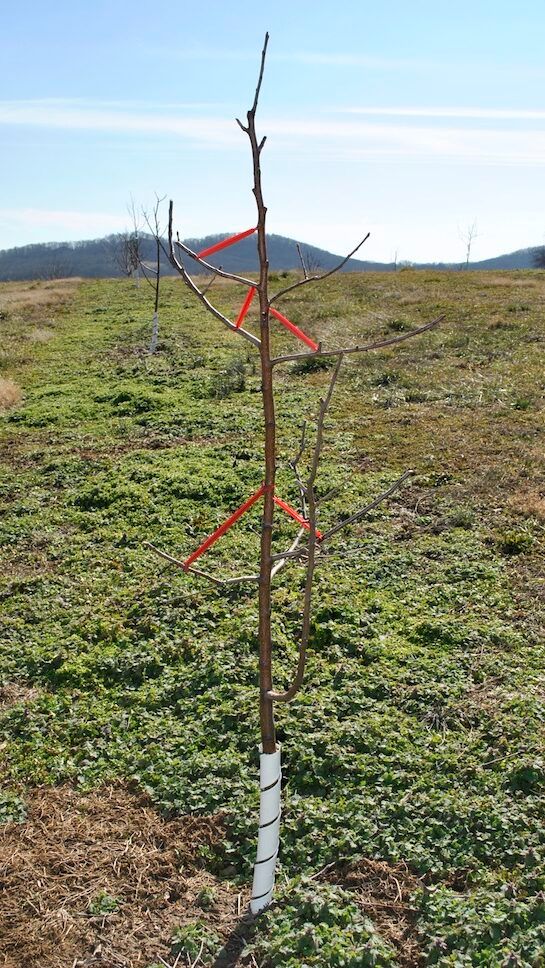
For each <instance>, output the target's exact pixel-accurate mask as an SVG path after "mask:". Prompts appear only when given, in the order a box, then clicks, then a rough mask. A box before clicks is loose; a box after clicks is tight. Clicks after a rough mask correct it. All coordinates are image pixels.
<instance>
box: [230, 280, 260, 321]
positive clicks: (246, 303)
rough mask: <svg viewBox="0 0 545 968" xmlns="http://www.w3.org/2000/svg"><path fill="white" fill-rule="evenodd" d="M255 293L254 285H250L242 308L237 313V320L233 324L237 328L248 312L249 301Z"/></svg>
mask: <svg viewBox="0 0 545 968" xmlns="http://www.w3.org/2000/svg"><path fill="white" fill-rule="evenodd" d="M255 294H256V290H255V286H252V288H251V289H248V295H247V296H246V299H245V300H244V302H243V303H242V308H241V310H240V312H239V314H238V317H237V321H236V323H235V326H236V328H237V329H238V328H239V326H240V325H241V323H242V321H243V319H244V317H245V315H246V313H247V312H248V310H249V308H250V303H251V302H252V299H253V298H254V296H255Z"/></svg>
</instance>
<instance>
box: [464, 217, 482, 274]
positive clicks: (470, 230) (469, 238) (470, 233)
mask: <svg viewBox="0 0 545 968" xmlns="http://www.w3.org/2000/svg"><path fill="white" fill-rule="evenodd" d="M478 237H479V233H478V231H477V223H476V222H472V224H471V225H468V227H467V228H466V229H465V231H463V232H460V238H461V240H462V242H463V243H464V245H465V248H466V261H465V268H466V269H469V260H470V259H471V246H472V245H473V242H474V241H475V239H477V238H478Z"/></svg>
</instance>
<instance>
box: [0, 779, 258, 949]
mask: <svg viewBox="0 0 545 968" xmlns="http://www.w3.org/2000/svg"><path fill="white" fill-rule="evenodd" d="M222 836H223V827H222V822H221V818H219V817H182V818H180V819H176V820H166V819H164V818H162V817H161V816H159V814H158V813H157V812H156V811H155V810H154V809H153V807H152V806H151V804H150V803H149V801H148V800H147V799H146V798H145V797H143V796H141V795H138V794H133V793H131V792H129V791H128V790H127V789H123V788H122V787H114V786H111V787H103V788H102V789H101V790H97V791H94V792H93V793H88V794H85V795H78V794H77V793H76V792H75V791H74V790H72V789H71V788H69V787H60V788H57V789H51V788H43V789H39V790H37V791H35V792H34V793H32V794H31V795H30V797H29V814H28V818H27V820H26V822H25V823H23V824H16V823H10V824H7V825H6V826H5V827H4V829H3V833H2V838H1V840H0V880H1V882H2V893H1V895H0V926H1V927H0V964H2V965H3V966H4V968H90V966H95V965H97V966H98V965H101V966H103V968H143V966H145V965H149V964H150V962H153V961H158V960H159V959H160V958H161V957H162V958H164V959H165V961H166V962H167V964H168V962H169V960H170V959H169V950H170V939H171V937H172V933H173V931H174V930H175V928H176V927H178V926H181V925H183V924H186V923H187V922H189V921H192V920H196V919H199V920H201V921H203V922H205V923H208V924H210V926H212V925H213V927H214V930H215V931H217V932H218V933H220V934H222V935H223V936H224V937H225V938H226V939H227V938H228V937H229V935H230V934H231V932H232V930H233V929H234V928H235V926H236V924H237V922H238V920H239V912H240V910H241V903H242V898H241V896H240V894H239V893H238V891H237V890H236V889H235V888H234V887H233V886H232V885H230V884H228V883H223V882H221V881H218V880H216V879H215V878H214V877H213V876H212V875H210V874H207V873H206V872H204V871H202V870H199V869H198V867H196V866H195V862H194V858H195V856H196V853H197V851H198V848H199V847H200V846H201V845H205V844H208V845H210V844H213V843H215V842H217V841H218V840H219V839H220V838H221V837H222ZM204 888H207V889H209V890H211V891H213V898H214V900H213V904H212V907H211V908H210V909H207V910H203V908H202V906H201V905H200V904H199V895H200V893H201V892H202V890H203V889H204ZM104 895H107V896H108V897H109V898H113V899H115V901H116V905H115V910H114V911H113V912H111V913H98V914H97V913H93V911H95V912H96V910H97V908H96V904H97V899H100V897H101V896H104ZM245 900H246V899H245ZM92 902H95V906H94V907H93V904H92Z"/></svg>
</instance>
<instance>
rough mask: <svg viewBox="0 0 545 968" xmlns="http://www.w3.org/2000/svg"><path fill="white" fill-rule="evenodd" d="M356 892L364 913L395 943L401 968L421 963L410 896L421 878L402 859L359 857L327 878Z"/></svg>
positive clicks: (417, 886) (414, 913)
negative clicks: (386, 859) (393, 860)
mask: <svg viewBox="0 0 545 968" xmlns="http://www.w3.org/2000/svg"><path fill="white" fill-rule="evenodd" d="M339 873H340V875H341V883H342V886H343V887H346V888H349V889H350V890H352V891H355V892H356V896H357V900H358V904H359V905H360V907H361V909H362V911H363V913H364V914H366V915H367V916H368V917H369V918H371V920H372V921H373V922H374V923H375V925H376V927H377V928H378V930H379V931H380V934H381V935H382V937H383V938H386V940H387V941H389V942H390V944H392V945H393V946H394V948H395V949H396V952H397V957H398V964H399V965H400V966H402V968H416V966H417V965H420V964H422V953H421V950H420V945H419V942H418V937H417V931H416V911H415V909H414V907H413V906H412V905H411V898H412V897H413V895H414V893H415V891H417V890H418V888H420V887H421V881H420V880H419V879H418V878H417V877H415V875H414V874H412V873H411V871H410V870H409V868H408V867H407V865H406V864H405V863H403V862H401V863H398V864H390V863H388V862H387V861H383V860H372V859H371V858H362V859H361V860H359V861H356V862H355V863H353V864H348V865H347V866H346V867H345V868H344V869H342V870H341V871H338V870H335V869H334V870H333V871H331V872H330V873H329V874H328V875H326V879H327V880H328V881H330V882H331V883H333V884H336V883H339Z"/></svg>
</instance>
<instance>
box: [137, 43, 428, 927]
mask: <svg viewBox="0 0 545 968" xmlns="http://www.w3.org/2000/svg"><path fill="white" fill-rule="evenodd" d="M268 40H269V37H268V34H267V35H266V36H265V43H264V46H263V50H262V54H261V64H260V70H259V77H258V81H257V86H256V90H255V95H254V100H253V103H252V106H251V108H250V109H249V111H248V112H247V115H246V123H243V122H242V121H240V120H239V119H238V118H237V123H238V125H239V127H240V128H241V130H242V131H243V132H244V134H245V135H247V137H248V139H249V144H250V150H251V157H252V166H253V188H252V191H253V194H254V197H255V203H256V209H257V224H256V226H255V227H253V228H252V229H248V230H247V231H246V232H241V233H239V234H238V235H236V236H233V237H231V238H229V239H225V240H223V241H222V242H219V243H217V244H216V245H215V246H211V247H210V248H209V249H206V250H205V251H204V252H200V253H197V252H194V251H193V250H192V249H190V248H189V247H188V246H187V245H186V244H185V243H184V242H183V241H181V239H180V238H179V235H178V234H176V235H175V233H174V227H173V218H174V206H173V202H172V201H171V202H170V206H169V222H168V249H167V250H165V251H166V252H167V253H168V256H169V258H170V261H171V263H172V265H173V266H174V268H175V269H176V270H177V272H179V274H180V276H181V277H182V279H183V280H184V282H185V284H186V285H187V287H188V288H189V289H190V290H191V292H192V293H193V294H194V296H195V297H196V298H197V299H198V300H199V301H200V302H201V304H202V305H203V306H204V307H205V309H206V310H207V311H208V312H209V313H211V314H212V316H214V317H215V318H216V319H218V320H219V321H220V322H222V323H223V324H224V326H226V327H227V329H229V330H230V331H231V332H232V333H234V334H236V335H237V336H238V337H239V338H241V339H244V340H246V341H247V342H248V343H249V344H250V345H251V346H252V347H253V348H254V349H255V350H256V352H258V353H259V358H260V364H261V395H262V404H263V477H262V483H261V486H260V487H259V488H258V489H257V490H256V491H255V492H254V494H252V495H251V496H250V497H249V498H248V499H247V501H245V502H244V504H243V505H241V507H240V508H238V509H237V510H236V511H235V512H234V513H233V514H232V515H231V517H230V518H229V519H228V520H227V521H226V522H225V523H224V524H223V525H221V526H220V527H219V528H218V529H217V530H216V531H215V532H214V533H213V534H211V535H209V536H208V537H207V538H206V539H205V541H203V543H202V545H200V547H199V548H197V549H196V551H194V552H193V553H192V554H190V555H189V556H188V557H187V558H186V559H185V561H182V560H180V559H178V558H175V557H173V556H172V555H170V554H168V553H165V552H164V551H162V550H160V549H158V548H156V547H155V546H154V545H150V547H152V548H153V550H154V551H155V552H157V553H158V554H159V555H160V556H161V557H162V558H164V559H166V560H167V561H169V562H171V563H172V564H174V565H176V566H178V567H180V568H182V569H183V571H184V572H190V573H192V574H194V575H197V576H200V577H202V578H204V579H205V580H209V581H211V582H212V583H213V584H214V585H215V586H217V587H219V588H228V587H229V586H231V585H233V584H236V583H241V582H248V583H257V586H258V607H259V620H258V632H259V719H260V731H261V748H260V753H261V755H260V791H261V792H260V820H259V833H258V845H257V857H256V862H255V866H254V878H253V887H252V899H251V903H250V908H251V911H252V912H253V913H254V914H257V913H258V912H259V911H261V910H262V909H264V908H265V907H267V905H268V904H269V903H270V901H271V899H272V895H273V888H274V875H275V867H276V859H277V855H278V846H279V827H280V780H281V767H280V749H279V746H278V743H277V739H276V730H275V719H274V707H275V704H277V703H289V702H291V701H292V699H293V698H294V697H295V696H296V694H297V693H298V691H299V689H300V688H301V685H302V683H303V678H304V674H305V665H306V659H307V651H308V647H309V640H310V629H311V608H312V594H313V581H314V573H315V568H316V564H317V562H318V561H319V560H320V558H322V557H324V556H326V555H327V553H328V548H329V542H330V541H331V539H332V538H333V537H334V536H335V535H337V534H339V533H340V532H341V531H343V530H344V529H345V528H347V527H349V526H350V525H351V524H353V523H355V522H357V521H359V520H361V519H362V518H364V517H365V515H366V514H368V513H369V511H371V510H372V509H373V508H375V507H376V506H377V505H378V504H380V503H381V502H382V501H384V500H386V498H388V497H389V495H390V494H392V493H393V492H394V491H395V490H397V488H399V487H400V486H401V484H402V483H403V482H404V481H405V480H406V479H407V477H408V476H409V474H410V473H411V471H407V472H406V473H405V474H403V475H402V476H401V477H400V478H399V479H398V480H397V481H396V482H395V483H394V484H392V486H391V487H389V488H388V489H387V490H386V491H384V493H382V494H379V495H377V497H376V498H375V499H374V500H373V501H372V502H370V503H369V504H368V505H366V506H365V507H363V508H360V509H358V510H356V511H355V512H354V513H352V514H347V515H346V516H345V517H344V518H343V520H341V521H339V522H338V523H337V524H335V525H333V526H332V527H330V528H329V529H328V530H327V531H325V532H324V533H322V532H321V531H319V530H318V510H319V507H318V497H317V493H316V477H317V473H318V467H319V463H320V456H321V453H322V446H323V436H324V421H325V417H326V414H327V411H328V408H329V405H330V402H331V397H332V394H333V390H334V387H335V384H336V382H337V379H338V377H339V372H340V369H341V366H342V363H343V360H344V358H345V357H346V356H348V355H349V354H354V353H364V352H368V351H370V350H377V349H380V348H381V347H386V346H392V345H394V344H397V343H401V342H402V341H403V340H406V339H409V338H411V337H413V336H417V335H418V334H419V333H424V332H426V331H428V330H430V329H432V327H434V326H435V325H436V324H437V323H438V322H439V321H440V319H441V318H442V317H439V318H438V319H434V320H433V321H432V322H430V323H427V324H425V325H423V326H420V327H418V328H417V329H414V330H412V331H410V332H406V333H402V334H398V335H395V336H392V337H388V338H384V339H378V340H375V341H373V342H368V343H361V344H358V345H354V346H345V347H343V348H331V349H324V348H323V347H322V345H321V344H320V343H316V342H315V341H314V340H313V339H312V338H311V337H309V336H308V335H307V334H306V333H304V332H302V330H300V329H299V328H298V327H297V326H295V325H294V324H293V323H292V322H291V321H290V320H289V319H288V318H287V317H286V316H284V315H283V313H281V312H280V311H279V310H278V309H277V308H276V307H277V305H278V303H279V302H280V301H281V300H282V299H283V298H284V296H286V295H287V294H288V293H289V292H293V290H295V289H297V288H299V287H301V286H305V285H310V284H312V283H317V282H319V280H321V279H325V278H327V277H328V276H331V275H332V274H333V273H334V272H337V271H338V270H339V269H341V268H342V267H343V266H344V265H345V263H346V262H347V261H348V259H350V258H351V257H352V256H353V255H354V254H355V253H356V252H357V251H358V249H360V247H361V246H362V245H363V243H364V242H365V241H366V239H367V238H368V235H366V236H365V238H363V239H362V240H361V242H359V243H358V244H357V245H356V246H355V248H354V249H353V250H352V252H350V253H349V254H348V255H347V256H346V258H344V259H342V260H341V261H340V262H339V264H338V265H337V266H335V267H334V268H333V269H331V270H329V271H328V272H323V273H322V274H310V273H309V272H308V270H307V266H306V264H305V261H304V259H303V260H302V265H303V278H301V279H299V280H298V281H296V282H293V283H291V284H290V285H287V286H286V287H285V288H283V289H280V290H279V291H278V292H275V293H273V294H271V293H270V292H269V262H268V256H267V235H266V215H267V208H266V205H265V201H264V197H263V189H262V179H261V157H262V152H263V148H264V146H265V141H266V139H265V137H262V138H259V137H258V134H257V130H256V113H257V107H258V102H259V95H260V91H261V85H262V81H263V73H264V68H265V58H266V52H267V45H268ZM252 234H255V235H256V237H257V251H258V257H259V278H258V280H257V281H254V280H252V279H248V278H245V277H244V276H241V275H238V274H236V273H233V272H226V271H224V270H222V269H218V268H216V267H214V266H213V265H211V264H210V262H208V261H207V257H208V256H210V255H212V254H213V253H214V252H217V251H219V250H221V249H222V248H224V247H226V246H227V245H231V244H235V243H236V242H237V241H238V240H239V239H240V238H242V237H245V236H248V235H252ZM183 255H185V256H188V257H190V258H191V259H193V260H195V261H196V262H197V264H198V265H199V266H201V267H203V268H205V269H207V270H208V271H209V272H211V273H214V274H215V275H217V276H219V277H221V278H223V279H231V280H233V281H234V282H237V283H240V284H242V285H243V286H245V287H246V289H247V296H246V299H245V301H244V304H243V306H242V308H241V310H240V313H239V315H238V318H237V320H236V321H235V322H232V321H231V320H230V319H229V318H228V317H227V316H225V315H224V314H223V313H222V312H220V310H219V309H217V307H216V306H214V305H213V304H212V303H211V301H210V300H209V299H208V298H207V295H206V294H205V293H204V292H203V290H202V289H201V288H200V287H199V285H198V284H197V282H196V281H195V279H194V278H193V277H192V275H191V274H190V273H189V272H188V270H187V268H186V265H185V263H184V261H183ZM256 296H257V300H258V304H259V327H260V335H259V337H258V336H255V335H254V334H253V333H252V332H250V331H249V330H247V329H245V328H244V327H243V325H242V324H243V322H244V318H245V316H246V314H247V312H248V309H249V307H250V305H251V303H252V300H253V299H254V297H256ZM273 320H276V321H278V322H280V323H281V324H282V325H284V326H285V327H286V328H287V329H288V330H289V331H290V332H291V333H292V334H293V335H294V336H295V337H297V338H298V339H300V340H302V341H303V342H304V343H305V344H306V345H307V346H308V347H309V352H302V353H301V352H298V353H288V354H285V355H281V356H273V355H272V353H271V343H270V336H271V323H272V322H273ZM322 357H330V358H331V359H332V360H334V361H335V366H334V368H333V370H332V374H331V378H330V381H329V387H328V389H327V392H326V393H325V395H324V397H323V399H322V400H320V403H319V406H318V413H317V416H316V421H315V428H314V433H313V440H312V441H310V440H309V433H308V425H307V424H305V425H304V426H303V433H302V438H301V443H300V446H299V450H298V452H297V455H296V456H295V458H294V459H293V461H292V462H291V466H292V469H293V472H294V475H295V479H296V481H297V486H298V490H299V494H300V499H301V511H296V510H295V509H294V508H292V507H290V505H289V504H287V502H286V501H284V500H282V499H281V498H280V497H279V496H278V495H277V493H276V470H277V458H278V447H277V438H276V430H277V427H276V409H275V386H274V373H275V370H276V369H277V368H278V367H280V366H282V365H283V364H284V363H287V362H289V361H291V360H314V359H319V358H322ZM305 454H309V456H308V468H309V469H308V472H307V473H306V475H303V473H302V471H301V461H302V459H303V456H304V455H305ZM258 501H262V502H263V505H262V506H263V514H262V522H261V535H260V556H259V569H258V571H257V572H256V573H255V574H251V575H243V576H240V577H238V578H221V577H217V576H215V575H211V574H209V573H208V572H205V571H202V570H201V569H200V568H197V567H195V562H196V561H197V560H198V558H199V557H200V556H201V555H202V554H203V553H204V552H205V551H206V550H207V549H208V548H209V547H210V546H211V545H212V544H213V543H214V542H215V541H216V540H218V539H219V538H220V537H221V536H222V535H223V534H225V532H226V531H227V530H228V529H229V528H230V527H231V526H232V525H233V524H234V523H235V521H237V520H238V519H239V518H240V517H241V516H242V515H243V514H244V513H245V511H246V510H248V508H249V507H251V506H252V505H254V504H255V503H257V502H258ZM276 509H280V510H282V511H283V512H284V513H287V514H289V515H291V516H292V517H293V518H295V519H296V520H297V521H298V522H299V524H300V526H301V527H300V530H299V533H298V535H297V537H296V539H295V540H294V542H293V543H292V545H291V546H290V547H289V548H288V549H286V550H285V551H282V552H280V553H274V552H273V547H272V539H273V527H274V515H275V510H276ZM292 562H299V563H300V564H303V565H304V567H305V570H306V573H305V582H304V593H303V609H302V621H301V630H300V636H299V642H298V660H297V666H296V669H295V672H294V675H293V678H292V680H291V682H290V683H289V685H288V686H287V687H286V688H285V689H279V688H277V687H276V685H275V681H274V676H273V663H272V657H273V649H272V632H271V612H272V608H273V601H272V582H273V579H274V577H275V576H276V575H277V574H278V572H279V571H280V569H281V568H283V567H285V566H287V565H288V564H289V563H292Z"/></svg>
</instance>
